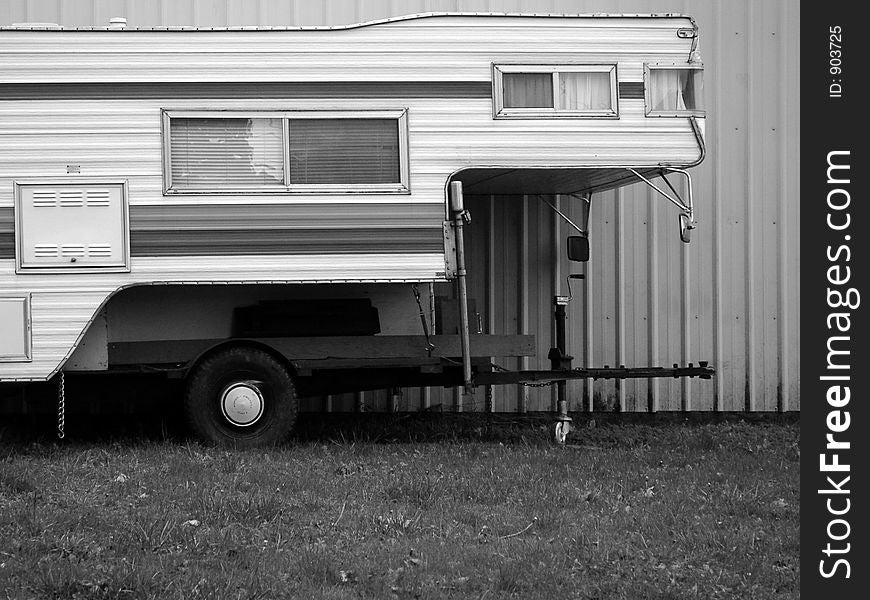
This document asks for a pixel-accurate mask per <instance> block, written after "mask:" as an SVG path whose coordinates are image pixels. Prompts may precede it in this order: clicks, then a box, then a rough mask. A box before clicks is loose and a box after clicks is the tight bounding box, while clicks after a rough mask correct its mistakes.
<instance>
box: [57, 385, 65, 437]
mask: <svg viewBox="0 0 870 600" xmlns="http://www.w3.org/2000/svg"><path fill="white" fill-rule="evenodd" d="M65 426H66V388H65V385H64V377H63V371H61V372H60V380H59V381H58V384H57V439H59V440H62V439H63V438H64V436H65V435H66V434H65V433H64V427H65Z"/></svg>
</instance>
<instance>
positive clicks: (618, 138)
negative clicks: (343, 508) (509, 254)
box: [0, 13, 712, 445]
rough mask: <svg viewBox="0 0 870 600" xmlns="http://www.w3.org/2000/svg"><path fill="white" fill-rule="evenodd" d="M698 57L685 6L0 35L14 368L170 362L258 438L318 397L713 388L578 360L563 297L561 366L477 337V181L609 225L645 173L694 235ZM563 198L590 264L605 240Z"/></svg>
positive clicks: (0, 159)
mask: <svg viewBox="0 0 870 600" xmlns="http://www.w3.org/2000/svg"><path fill="white" fill-rule="evenodd" d="M697 45H698V30H697V27H696V25H695V23H694V21H693V20H692V19H691V18H689V17H686V16H682V15H675V14H654V15H620V16H608V15H600V14H594V15H573V16H568V15H495V14H449V13H440V14H425V15H414V16H409V17H402V18H393V19H386V20H383V21H376V22H370V23H364V24H359V25H351V26H341V27H295V28H262V27H261V28H250V27H241V28H223V29H217V28H192V27H190V28H188V27H173V28H166V29H148V30H139V29H134V28H128V27H126V24H125V21H124V20H123V19H115V20H113V22H112V23H111V24H110V25H109V26H108V27H104V28H66V27H59V26H56V25H52V24H19V25H15V26H12V27H4V28H2V31H0V89H2V93H0V382H35V381H49V380H54V381H58V382H59V385H62V382H63V374H64V373H65V372H67V373H68V372H73V371H87V372H123V371H125V370H131V371H141V370H149V371H157V372H164V373H166V374H167V375H170V376H174V377H183V378H184V379H185V380H186V384H185V385H186V389H187V392H186V398H185V412H186V414H187V416H188V419H189V421H190V423H191V425H192V427H193V429H194V431H195V432H196V433H197V434H198V435H200V436H201V437H203V438H204V439H206V440H209V441H213V442H229V443H234V444H242V445H245V444H247V445H257V444H268V443H274V442H276V441H279V440H281V439H283V438H284V437H286V436H287V435H288V434H289V432H290V431H291V429H292V426H293V424H294V421H295V418H296V412H297V410H298V402H297V398H298V396H299V395H300V394H315V393H323V392H325V391H329V390H343V391H344V390H362V389H375V388H384V387H395V386H403V385H423V386H425V385H433V386H462V387H463V389H464V390H466V391H467V392H468V393H472V392H473V389H474V387H475V386H480V385H498V384H500V383H512V384H516V383H518V382H524V381H538V382H541V381H545V382H546V381H559V382H564V381H565V380H566V379H569V378H576V377H617V378H622V377H651V376H660V375H662V376H695V375H697V376H702V377H709V376H710V375H711V374H712V371H711V369H709V368H708V367H706V366H701V367H677V366H675V367H673V368H668V369H658V370H657V369H650V368H645V369H634V370H633V369H630V368H624V367H621V366H620V367H619V368H615V369H610V368H607V369H605V368H603V367H602V368H601V369H574V368H572V365H571V357H570V356H569V355H568V350H569V349H567V348H565V343H564V318H563V317H564V304H565V302H566V301H567V300H566V299H565V298H562V297H556V298H555V299H554V315H555V318H556V331H557V336H556V338H557V339H556V340H555V341H553V342H552V345H553V349H552V350H551V351H550V358H551V361H552V366H553V368H552V369H551V370H549V371H521V372H510V373H506V372H499V371H494V370H493V369H492V368H491V358H492V357H504V356H529V355H531V354H533V353H534V352H535V348H536V347H537V345H538V344H550V343H551V341H550V340H535V339H534V337H533V336H528V335H513V336H511V335H501V336H499V335H488V334H479V333H475V331H476V328H475V326H474V323H473V318H472V319H471V322H470V319H469V312H470V311H469V306H468V304H469V302H468V298H467V294H466V292H465V279H466V277H467V276H468V273H467V269H466V266H465V258H464V241H463V230H464V228H467V227H468V226H469V223H470V222H471V217H472V215H470V214H469V212H468V210H467V209H466V206H465V204H464V202H463V198H464V197H465V196H468V195H472V194H504V195H514V194H541V195H549V194H564V195H565V197H568V198H570V199H571V202H576V203H578V205H580V206H582V207H585V214H586V215H587V216H588V210H589V209H593V210H594V208H593V207H594V204H595V201H594V199H593V195H594V194H595V193H597V192H600V191H603V190H609V189H614V188H616V187H619V186H624V185H628V184H632V183H636V182H639V181H640V182H645V183H647V184H648V185H650V186H652V187H653V188H654V189H655V190H657V192H658V193H660V194H661V196H662V201H663V202H668V201H669V202H671V203H672V204H674V205H675V206H676V210H675V212H674V226H675V227H674V241H675V243H677V244H679V243H680V241H679V239H682V241H683V242H688V241H689V236H690V233H691V231H692V229H693V228H694V226H695V222H696V221H695V214H694V209H693V204H692V196H691V182H690V176H689V173H688V172H687V171H686V169H688V168H689V167H692V166H694V165H696V164H698V163H699V162H700V161H701V160H703V158H704V153H705V150H704V148H705V146H704V110H703V106H702V105H701V83H702V76H703V65H702V63H701V60H700V56H699V53H698V49H697ZM677 180H679V181H677ZM542 201H546V200H542ZM553 210H555V211H557V212H558V214H560V215H562V216H563V217H564V218H565V219H566V220H567V221H568V222H569V223H570V226H571V227H572V228H574V229H576V235H573V236H571V238H570V239H569V240H568V241H567V248H568V252H569V255H570V257H571V259H572V260H577V261H583V260H587V259H588V249H589V244H588V238H589V236H594V235H595V232H594V231H588V228H587V224H586V222H585V220H584V219H581V220H579V221H580V222H575V220H571V219H569V218H568V217H567V216H566V215H564V214H563V213H562V212H561V211H559V209H558V208H557V207H555V206H554V207H553ZM448 285H454V286H455V290H456V292H455V294H454V296H455V297H454V299H452V300H451V301H449V302H448V301H444V302H440V298H439V299H438V300H439V301H438V302H436V297H435V295H436V292H437V290H439V289H443V288H444V287H445V286H448ZM436 305H437V307H436ZM560 306H561V307H562V312H561V315H562V317H561V318H562V325H561V326H562V330H561V331H562V336H561V340H559V339H558V338H559V335H558V332H559V319H560ZM436 308H438V309H440V310H437V311H436ZM442 313H443V314H442ZM448 313H449V314H448ZM436 321H437V322H438V323H439V324H440V330H437V331H433V326H434V324H435V322H436ZM560 342H561V343H560ZM562 392H563V390H561V391H560V393H562ZM560 400H564V398H562V397H561V396H560ZM560 406H561V407H562V416H561V419H560V421H559V422H560V423H561V424H562V425H560V427H561V428H562V429H561V431H562V432H563V433H564V431H565V426H564V423H566V422H567V420H568V419H567V416H566V415H565V414H564V402H560Z"/></svg>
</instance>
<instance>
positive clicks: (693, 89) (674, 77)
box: [644, 65, 704, 117]
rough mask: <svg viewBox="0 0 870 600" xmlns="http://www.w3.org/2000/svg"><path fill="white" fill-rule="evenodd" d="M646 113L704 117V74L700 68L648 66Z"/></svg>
mask: <svg viewBox="0 0 870 600" xmlns="http://www.w3.org/2000/svg"><path fill="white" fill-rule="evenodd" d="M644 74H645V76H646V82H645V85H644V88H645V94H646V114H647V116H650V117H683V116H687V115H698V116H703V115H704V110H703V106H702V104H701V97H702V94H703V74H704V71H703V69H702V68H701V67H700V66H697V65H647V66H646V69H645V73H644Z"/></svg>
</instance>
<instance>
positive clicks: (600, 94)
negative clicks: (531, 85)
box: [559, 72, 613, 110]
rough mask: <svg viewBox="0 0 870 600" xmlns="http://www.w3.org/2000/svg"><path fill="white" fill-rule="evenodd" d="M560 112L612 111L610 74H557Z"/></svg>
mask: <svg viewBox="0 0 870 600" xmlns="http://www.w3.org/2000/svg"><path fill="white" fill-rule="evenodd" d="M559 108H560V109H561V110H612V109H613V106H612V104H611V95H610V73H604V72H600V73H593V72H590V73H572V72H561V73H559Z"/></svg>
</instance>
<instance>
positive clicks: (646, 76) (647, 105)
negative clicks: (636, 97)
mask: <svg viewBox="0 0 870 600" xmlns="http://www.w3.org/2000/svg"><path fill="white" fill-rule="evenodd" d="M683 69H687V70H692V71H701V73H702V74H703V72H704V65H702V64H699V63H692V64H689V63H644V64H643V107H644V115H645V116H647V117H692V116H694V117H703V116H706V114H707V111H706V110H704V109H701V108H693V109H686V110H653V109H652V98H651V97H650V94H651V93H652V77H651V75H650V72H651V71H655V70H659V71H661V70H668V71H676V70H683Z"/></svg>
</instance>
